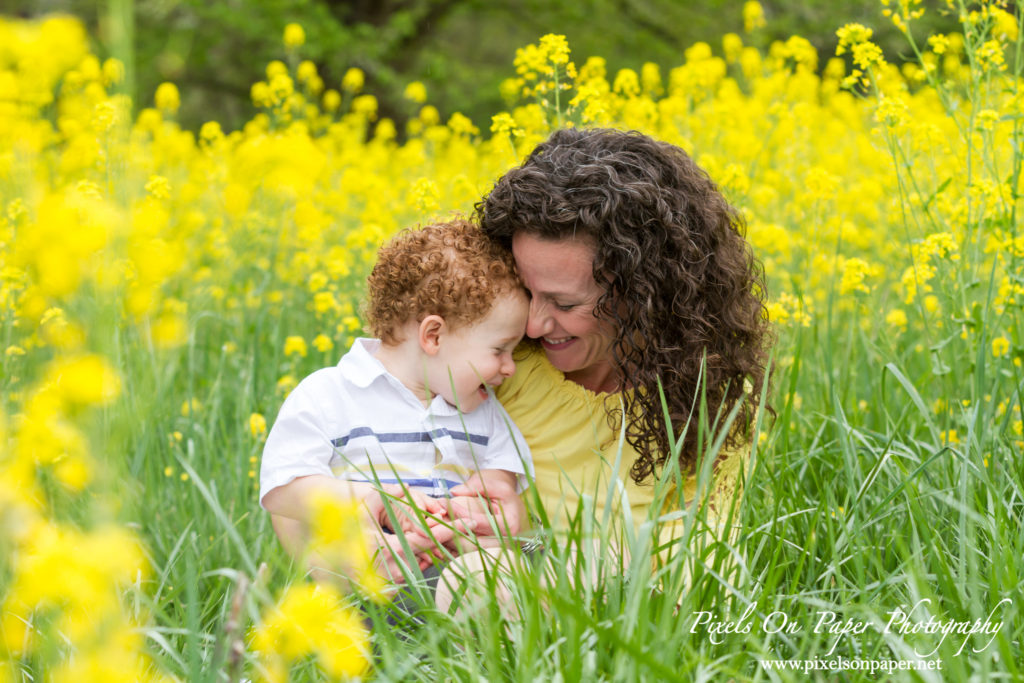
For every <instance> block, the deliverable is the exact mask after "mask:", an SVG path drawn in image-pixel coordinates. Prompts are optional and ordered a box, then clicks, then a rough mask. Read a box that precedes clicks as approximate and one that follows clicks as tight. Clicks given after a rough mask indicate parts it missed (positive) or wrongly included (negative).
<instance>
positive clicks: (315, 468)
mask: <svg viewBox="0 0 1024 683" xmlns="http://www.w3.org/2000/svg"><path fill="white" fill-rule="evenodd" d="M320 372H321V373H322V372H323V371H320ZM326 379H327V378H326V376H325V375H322V374H319V373H313V374H312V375H310V376H309V377H307V378H306V379H304V380H302V382H300V383H299V385H298V386H297V387H295V389H294V390H293V391H292V393H291V394H289V395H288V398H287V399H285V402H284V403H283V404H282V405H281V410H280V412H278V414H277V419H276V420H274V426H273V427H271V429H270V434H268V435H267V442H266V444H265V445H264V446H263V460H262V462H261V463H260V505H262V504H263V498H264V496H266V495H267V494H268V493H269V492H270V491H272V490H273V489H275V488H277V487H278V486H284V485H285V484H287V483H289V482H290V481H292V480H294V479H298V478H299V477H306V476H309V475H312V474H326V475H329V476H333V473H332V471H331V467H330V462H331V457H332V456H333V454H334V445H333V444H332V443H331V438H330V437H329V436H328V425H327V423H326V419H325V418H324V415H323V411H322V410H321V409H320V406H319V403H320V402H319V401H317V400H316V397H317V396H318V395H319V394H318V390H320V388H321V387H323V386H324V383H325V380H326Z"/></svg>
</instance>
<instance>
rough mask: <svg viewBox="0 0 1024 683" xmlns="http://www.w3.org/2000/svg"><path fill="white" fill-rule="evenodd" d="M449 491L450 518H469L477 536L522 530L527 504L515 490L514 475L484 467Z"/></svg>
mask: <svg viewBox="0 0 1024 683" xmlns="http://www.w3.org/2000/svg"><path fill="white" fill-rule="evenodd" d="M498 475H502V476H498ZM504 475H508V476H504ZM451 493H452V498H451V502H450V503H449V506H450V508H451V510H452V519H463V520H466V521H470V520H472V522H473V523H474V524H475V527H476V534H477V535H478V536H494V535H496V534H500V535H509V536H512V535H515V534H518V533H519V532H520V531H521V530H522V528H523V520H525V519H526V506H525V505H523V501H522V499H520V497H519V494H518V493H516V486H515V475H512V474H511V473H508V472H503V471H498V470H483V471H481V472H478V473H476V474H474V475H473V476H472V477H470V478H469V479H467V480H466V483H465V484H462V485H461V486H456V487H455V488H453V489H452V490H451ZM484 508H487V509H484ZM495 522H496V523H497V528H495V524H494V523H495Z"/></svg>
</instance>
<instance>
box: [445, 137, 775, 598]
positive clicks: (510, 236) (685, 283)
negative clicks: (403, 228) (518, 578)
mask: <svg viewBox="0 0 1024 683" xmlns="http://www.w3.org/2000/svg"><path fill="white" fill-rule="evenodd" d="M476 210H477V217H478V219H479V222H480V224H481V226H482V228H483V230H484V232H485V233H486V234H487V235H489V236H490V237H491V238H493V239H495V240H497V241H498V242H499V243H500V244H502V245H503V246H504V247H505V248H507V249H510V250H511V251H512V254H513V256H514V258H515V261H516V266H517V268H518V270H519V273H520V275H521V277H522V279H523V282H524V284H525V285H526V287H527V289H528V290H529V293H530V295H531V302H530V313H529V318H528V322H527V329H526V334H527V336H528V337H530V338H532V339H534V340H536V344H535V345H534V346H533V347H532V348H529V349H528V350H526V351H525V353H524V354H522V355H523V357H522V358H517V371H516V374H515V376H514V377H513V378H511V379H510V380H507V381H506V382H505V383H504V384H503V385H502V386H501V387H500V389H499V391H498V398H499V399H500V400H501V401H502V403H503V404H504V406H505V408H506V409H507V410H508V412H509V414H510V415H511V416H512V418H513V419H514V420H515V422H516V424H517V425H518V426H519V428H520V429H521V431H522V432H523V435H524V436H525V438H526V440H527V443H529V445H530V448H531V450H532V452H533V457H534V466H535V469H536V483H535V487H536V491H537V493H538V494H539V498H540V501H541V502H542V504H543V509H544V510H545V511H546V512H547V513H548V514H550V515H551V516H552V518H553V519H554V524H555V525H556V526H557V525H558V524H559V520H563V521H564V520H565V518H566V517H571V516H572V515H573V514H575V512H576V510H577V504H578V501H579V498H580V496H581V494H587V495H592V496H593V497H594V500H595V510H596V512H598V513H599V514H600V512H601V511H602V510H603V508H604V506H605V504H606V500H605V495H604V493H605V492H606V491H607V490H609V486H608V482H609V479H610V478H611V477H616V476H617V477H619V478H620V479H623V480H624V484H625V485H624V487H623V488H624V491H625V494H626V497H627V498H628V501H629V506H630V508H631V512H632V517H633V520H634V522H636V523H637V524H639V523H640V522H642V521H644V520H646V519H648V517H649V516H651V515H652V512H653V515H654V516H656V515H657V514H658V513H660V512H661V510H660V509H659V510H653V511H652V510H651V507H652V504H654V502H655V499H656V496H655V486H654V482H655V481H656V480H657V478H658V477H659V475H660V474H661V473H662V472H663V470H664V469H665V468H666V467H667V466H670V465H671V466H672V467H674V466H675V463H674V462H672V458H671V455H670V454H671V453H672V450H673V449H672V445H673V441H674V440H675V439H677V438H678V439H681V440H682V443H681V448H679V450H678V457H677V458H676V459H675V462H676V463H678V468H679V470H678V471H679V473H680V480H679V481H681V482H682V487H681V489H682V490H681V491H680V490H677V491H676V492H675V494H676V495H672V494H669V495H668V496H667V497H665V498H664V500H665V501H666V503H667V504H668V505H669V506H672V507H675V506H676V505H681V504H684V505H685V504H688V503H689V502H690V501H692V500H694V498H695V497H696V496H697V494H698V491H697V481H698V473H697V465H698V461H699V460H700V459H701V458H702V457H703V455H704V453H705V452H707V451H709V450H711V449H710V448H709V443H710V441H711V439H710V438H709V435H708V433H707V431H705V430H702V429H700V428H699V420H700V408H699V407H700V406H701V405H702V404H704V405H705V406H706V408H705V411H704V415H705V416H706V420H707V424H710V425H713V426H714V425H717V427H718V429H719V430H721V429H722V425H723V422H727V420H726V416H728V415H729V414H730V412H731V411H735V415H734V420H733V421H732V423H731V425H730V427H729V429H728V431H727V432H726V433H725V434H724V436H725V441H724V445H723V447H722V448H721V449H720V450H719V451H718V457H717V461H716V462H715V463H714V475H713V477H714V478H713V484H712V489H713V492H714V495H713V496H712V498H711V504H712V506H714V505H715V504H716V502H722V501H725V500H727V499H728V498H729V497H730V494H731V492H732V490H733V488H734V486H735V481H736V477H737V473H738V471H739V469H740V466H741V465H742V464H743V463H744V462H745V461H746V459H747V457H748V454H749V451H748V448H747V445H748V444H749V439H750V438H751V436H752V434H751V432H752V426H753V421H754V417H755V414H756V411H757V397H758V396H759V395H760V388H761V386H762V384H763V382H764V381H765V363H766V355H767V348H768V346H769V342H770V334H769V328H768V322H767V315H766V311H765V306H764V296H765V287H764V279H763V270H762V268H761V266H760V264H759V263H758V261H757V260H756V259H755V258H754V257H753V255H752V253H751V250H750V248H749V245H748V244H747V242H746V241H745V240H744V238H743V236H742V233H741V229H742V227H743V221H742V218H741V217H740V215H739V213H738V212H737V211H736V209H734V208H733V207H731V206H730V205H729V204H728V202H727V201H726V200H725V198H724V197H723V196H722V194H721V193H720V192H719V190H718V188H717V187H716V186H715V184H714V183H713V182H712V181H711V180H710V179H709V177H708V176H707V174H706V173H705V172H704V171H703V170H701V169H700V168H699V167H698V166H697V165H696V164H695V163H694V162H693V160H692V159H691V158H690V157H689V156H688V155H687V154H686V153H685V152H684V151H683V150H682V149H680V148H678V147H675V146H673V145H670V144H667V143H664V142H659V141H656V140H654V139H652V138H650V137H647V136H645V135H641V134H639V133H635V132H622V131H617V130H607V129H589V130H579V129H568V130H560V131H557V132H555V133H554V134H552V135H551V136H550V137H549V138H548V139H547V140H546V141H545V142H543V143H541V144H540V145H539V146H538V147H537V148H536V149H535V150H534V151H533V153H531V154H530V156H529V157H528V158H527V159H526V161H525V162H524V163H523V164H522V165H521V166H519V167H517V168H514V169H512V170H511V171H509V172H508V173H506V174H505V175H504V176H503V177H502V178H501V179H500V180H499V181H498V182H497V184H496V185H495V187H494V188H493V190H492V191H491V192H490V194H489V195H488V196H487V197H486V198H485V199H484V200H483V201H481V202H480V203H479V204H478V205H477V207H476ZM666 415H668V417H669V418H670V419H671V425H672V429H671V432H670V430H669V429H667V428H666V420H665V418H666ZM624 416H626V419H625V425H624V434H625V443H623V444H620V439H619V436H620V427H621V426H622V421H623V417H624ZM670 433H671V434H672V435H671V436H670ZM702 441H703V443H702ZM620 448H621V450H620ZM617 465H618V468H619V471H616V466H617ZM613 490H614V487H613ZM680 494H681V495H680ZM469 564H472V560H463V562H462V564H461V566H462V568H463V569H464V568H465V567H467V566H469ZM439 599H440V601H441V602H442V603H443V598H441V596H439Z"/></svg>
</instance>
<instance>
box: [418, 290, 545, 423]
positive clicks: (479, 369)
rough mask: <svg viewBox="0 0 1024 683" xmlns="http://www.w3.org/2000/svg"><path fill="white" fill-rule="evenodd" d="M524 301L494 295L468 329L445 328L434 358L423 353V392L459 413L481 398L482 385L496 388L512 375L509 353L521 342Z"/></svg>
mask: <svg viewBox="0 0 1024 683" xmlns="http://www.w3.org/2000/svg"><path fill="white" fill-rule="evenodd" d="M528 313H529V302H528V301H527V298H526V295H525V294H524V293H522V292H519V291H516V292H511V293H504V294H501V295H499V296H498V297H497V298H496V299H495V301H494V305H493V306H492V307H491V310H490V311H489V312H488V313H487V315H486V316H484V318H483V319H482V320H480V321H478V322H477V323H476V324H474V325H470V326H466V327H459V328H456V329H455V330H451V329H448V328H445V329H444V330H443V331H442V332H441V333H440V334H439V336H438V347H437V353H436V355H428V356H427V358H426V362H427V373H426V375H427V383H428V386H427V389H428V390H429V391H430V392H432V393H436V394H440V395H441V396H442V397H443V398H444V400H445V401H447V402H448V403H450V404H451V405H453V406H455V407H457V408H458V409H459V410H461V411H462V412H464V413H468V412H471V411H472V410H474V409H475V408H477V407H478V406H479V405H480V404H481V403H483V402H484V401H486V400H487V398H488V390H487V387H488V386H490V387H496V386H498V385H500V384H501V383H502V382H503V381H504V380H505V378H506V377H511V376H512V373H513V372H515V369H516V365H515V361H513V360H512V351H513V349H515V347H516V346H517V345H518V344H519V341H520V340H521V339H522V338H523V333H524V332H525V330H526V317H527V315H528Z"/></svg>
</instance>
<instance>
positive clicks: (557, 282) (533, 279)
mask: <svg viewBox="0 0 1024 683" xmlns="http://www.w3.org/2000/svg"><path fill="white" fill-rule="evenodd" d="M512 254H513V256H515V259H516V266H517V267H518V269H519V274H520V276H521V277H522V279H523V284H525V285H526V289H527V291H528V292H529V293H530V315H529V318H528V319H527V321H526V335H527V336H528V337H533V338H535V339H539V340H540V344H541V346H542V347H543V348H544V351H545V353H546V354H547V357H548V360H550V361H551V364H552V365H554V366H555V367H556V368H558V369H559V370H561V371H562V372H563V373H564V374H565V376H566V378H567V379H569V380H571V381H573V382H576V383H577V384H580V385H582V386H584V387H586V388H587V389H590V390H591V391H599V392H600V391H616V390H617V389H618V388H619V387H618V381H617V379H616V373H614V372H613V367H612V358H611V343H612V338H613V336H614V327H613V326H612V324H611V323H610V322H608V321H606V320H599V319H598V318H596V317H595V316H594V306H595V305H596V304H597V300H598V298H599V297H600V296H601V295H602V294H603V293H604V288H603V287H601V286H600V285H599V284H598V283H597V282H595V281H594V274H593V269H594V254H595V250H594V246H593V245H592V244H591V242H590V241H588V240H584V239H575V238H573V239H562V240H548V239H542V238H540V237H536V236H533V235H528V234H525V233H516V235H514V236H513V238H512Z"/></svg>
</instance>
